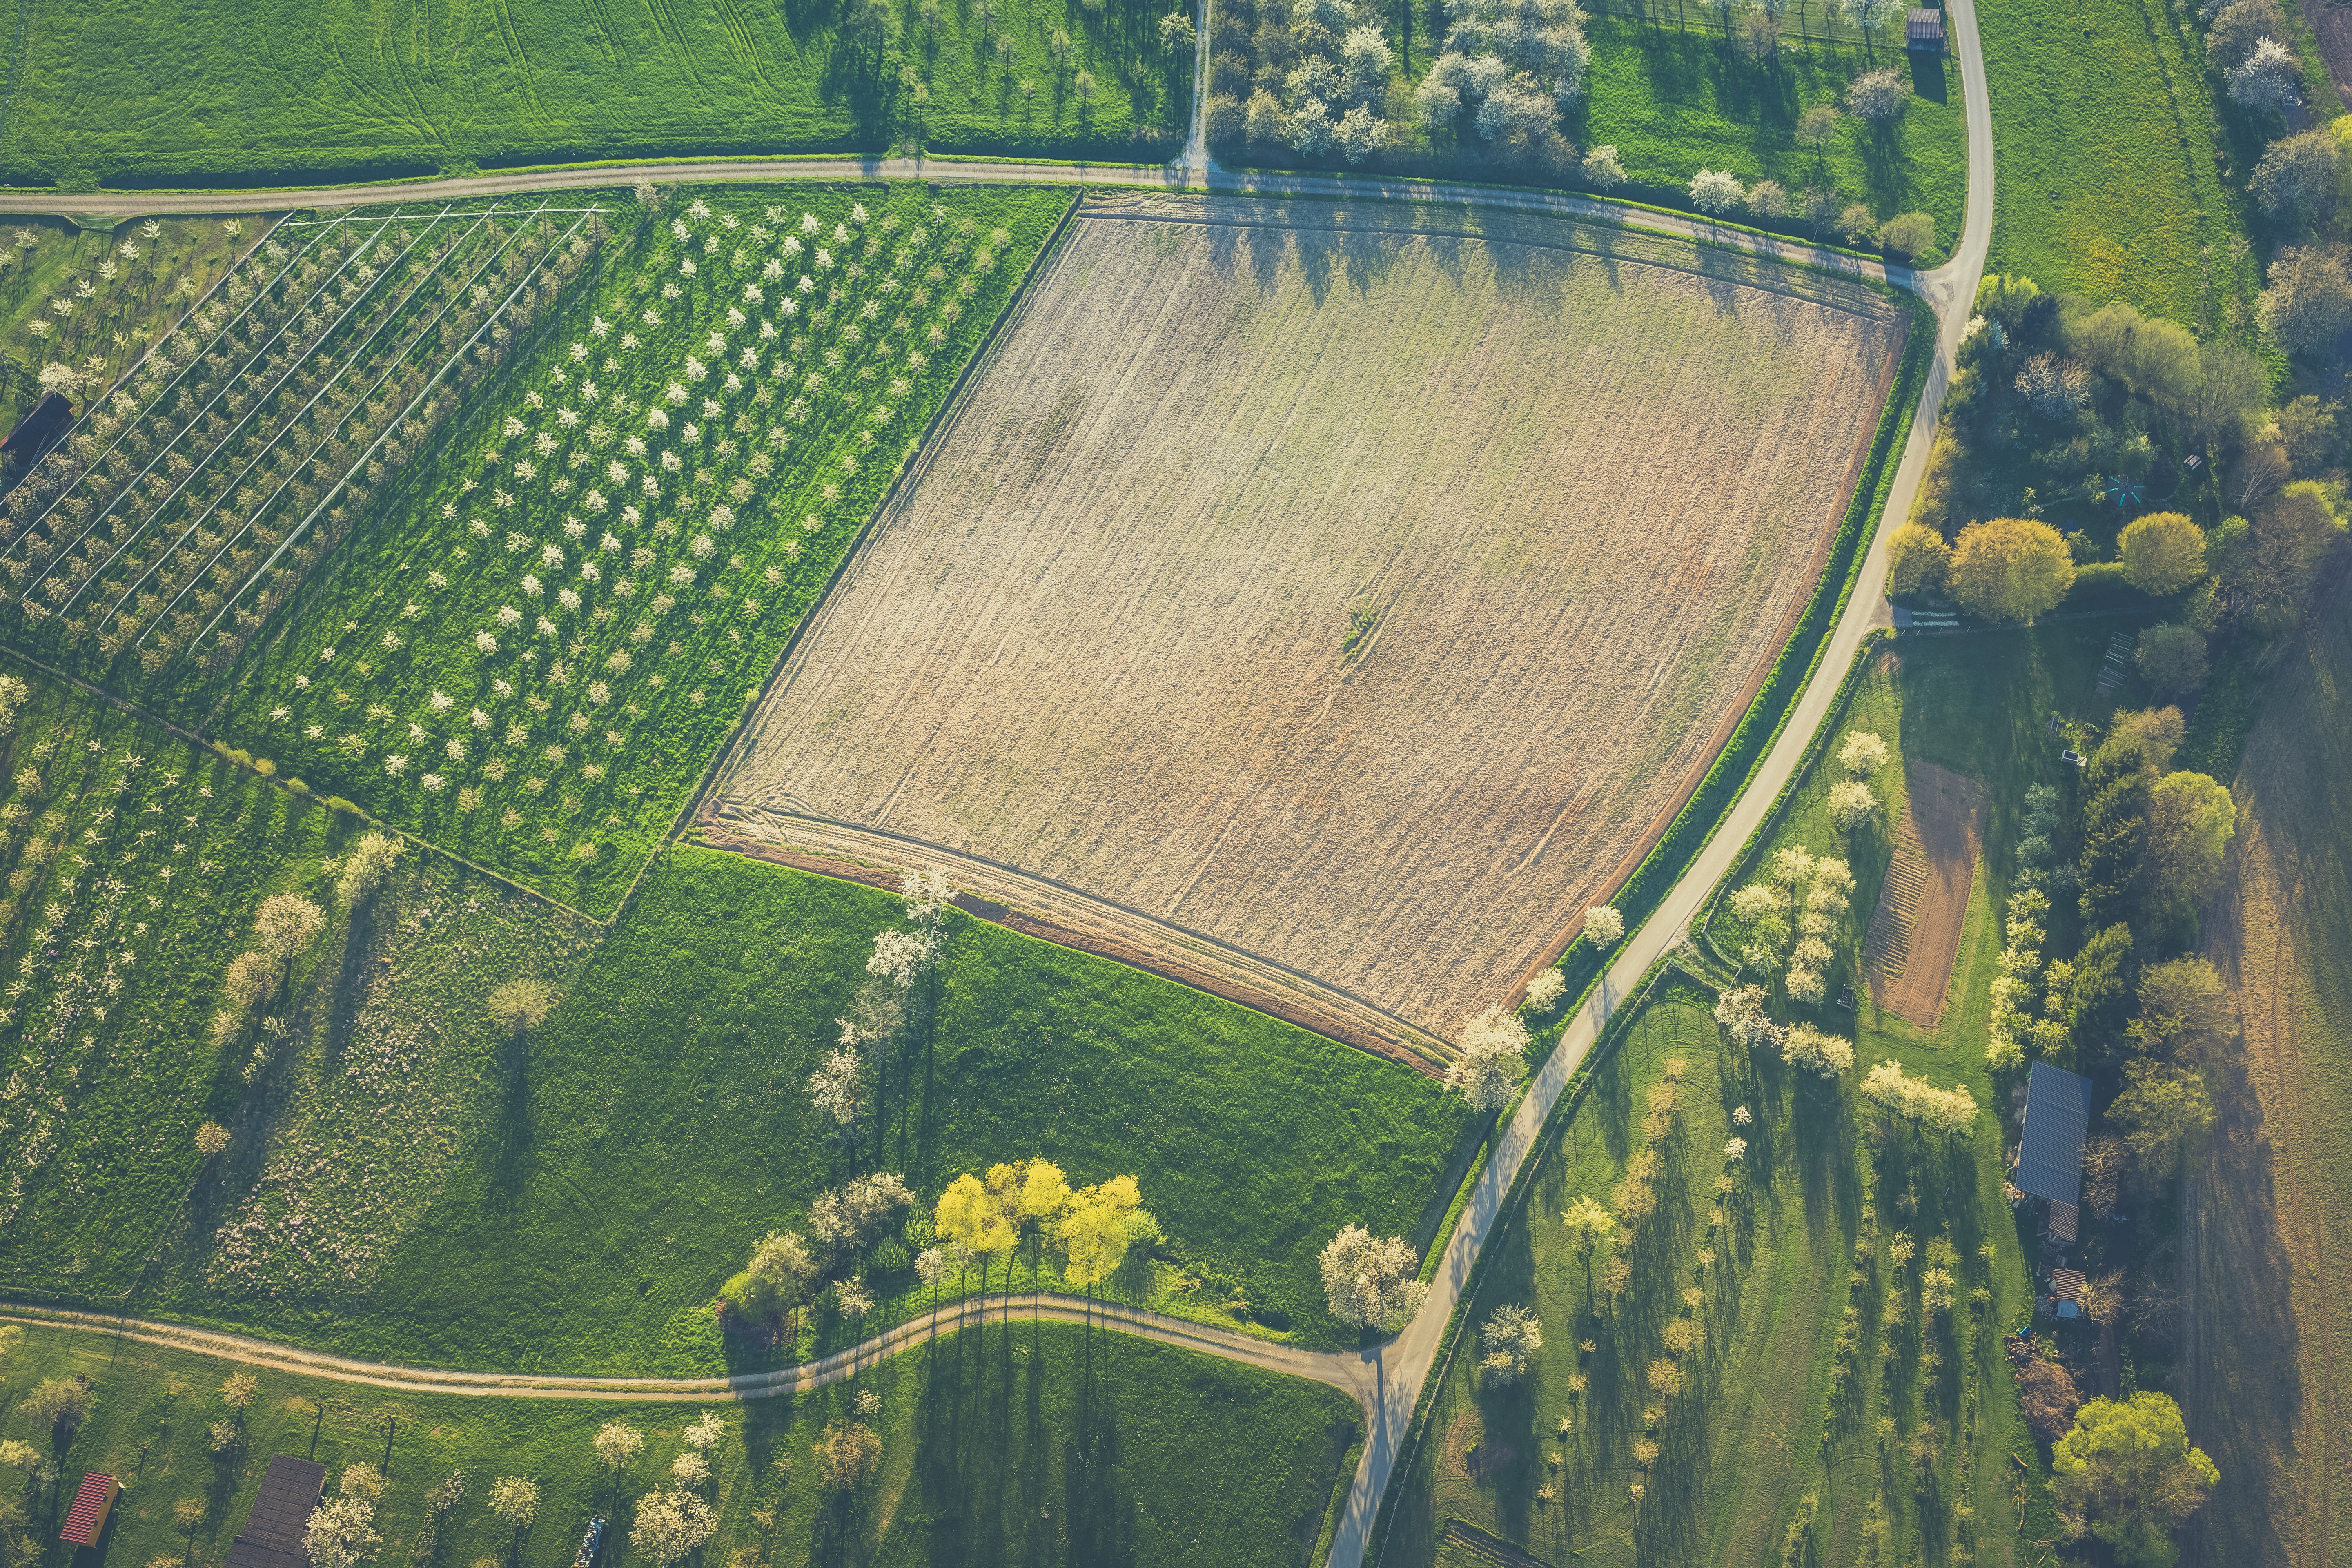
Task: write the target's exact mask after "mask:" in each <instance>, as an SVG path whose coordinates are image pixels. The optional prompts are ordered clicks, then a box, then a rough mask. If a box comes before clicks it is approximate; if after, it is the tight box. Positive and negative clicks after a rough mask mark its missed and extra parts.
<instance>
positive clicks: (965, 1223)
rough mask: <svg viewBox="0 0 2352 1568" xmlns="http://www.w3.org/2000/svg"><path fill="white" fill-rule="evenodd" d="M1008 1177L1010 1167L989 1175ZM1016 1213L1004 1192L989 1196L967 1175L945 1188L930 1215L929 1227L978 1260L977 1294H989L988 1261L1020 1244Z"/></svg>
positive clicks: (980, 1183)
mask: <svg viewBox="0 0 2352 1568" xmlns="http://www.w3.org/2000/svg"><path fill="white" fill-rule="evenodd" d="M999 1171H1003V1172H1005V1173H1008V1176H1009V1173H1011V1171H1012V1167H1011V1166H1009V1165H999V1166H996V1167H995V1168H994V1169H993V1170H992V1171H990V1173H989V1175H990V1176H991V1178H993V1177H994V1176H995V1175H996V1173H997V1172H999ZM1015 1214H1016V1210H1015V1209H1014V1208H1013V1207H1012V1206H1011V1205H1007V1204H1006V1203H1005V1202H1004V1194H1003V1191H1001V1190H1000V1191H995V1192H992V1191H991V1190H990V1188H989V1186H988V1185H987V1184H983V1183H982V1181H981V1180H980V1178H979V1177H977V1176H974V1175H972V1174H971V1173H969V1172H967V1173H964V1174H962V1175H961V1176H958V1177H957V1178H956V1179H955V1180H954V1181H952V1182H950V1183H949V1184H948V1190H947V1191H946V1192H943V1193H941V1194H940V1201H939V1204H938V1205H937V1206H936V1207H935V1208H934V1209H933V1210H932V1211H931V1224H932V1226H933V1227H934V1228H936V1229H937V1230H938V1232H939V1233H940V1235H941V1236H944V1237H947V1238H948V1239H949V1240H950V1241H952V1242H954V1243H956V1244H957V1245H958V1246H959V1247H962V1248H963V1249H964V1251H965V1252H966V1253H968V1254H969V1255H971V1257H974V1258H979V1259H980V1291H981V1295H982V1298H985V1297H986V1296H987V1294H988V1263H989V1259H991V1258H996V1257H998V1256H1000V1255H1003V1254H1008V1253H1010V1252H1011V1251H1012V1250H1013V1247H1015V1246H1016V1245H1018V1244H1019V1242H1020V1240H1021V1228H1020V1225H1019V1223H1018V1221H1017V1219H1016V1218H1015Z"/></svg>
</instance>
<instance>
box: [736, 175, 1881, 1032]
mask: <svg viewBox="0 0 2352 1568" xmlns="http://www.w3.org/2000/svg"><path fill="white" fill-rule="evenodd" d="M1481 221H1482V224H1483V226H1482V227H1481V231H1480V232H1478V233H1475V234H1474V233H1468V232H1458V233H1444V232H1432V231H1433V230H1435V229H1444V228H1449V227H1450V228H1455V229H1462V230H1465V231H1466V229H1467V228H1468V227H1469V226H1471V224H1472V222H1473V220H1472V219H1471V218H1470V217H1468V216H1465V214H1464V213H1463V212H1462V211H1461V210H1460V209H1428V210H1417V209H1412V208H1407V207H1402V206H1391V207H1382V206H1379V205H1370V206H1362V207H1354V208H1349V207H1343V206H1335V205H1329V204H1305V203H1302V204H1290V205H1285V204H1278V203H1267V202H1255V201H1250V200H1245V199H1241V198H1206V199H1201V198H1194V199H1181V198H1135V199H1130V200H1126V201H1122V202H1119V203H1116V204H1111V203H1099V202H1098V203H1096V204H1093V205H1090V206H1089V208H1088V209H1087V211H1086V212H1085V213H1084V214H1083V215H1082V216H1080V217H1079V218H1078V219H1077V220H1076V223H1075V224H1074V226H1073V229H1072V232H1071V234H1070V235H1069V237H1068V238H1067V240H1066V243H1065V244H1064V245H1063V246H1062V247H1060V248H1059V249H1058V250H1057V251H1056V252H1055V255H1054V256H1053V258H1051V259H1050V260H1049V262H1048V263H1047V264H1046V267H1045V270H1044V271H1043V272H1042V273H1041V275H1040V277H1039V279H1038V280H1037V282H1036V284H1035V285H1034V290H1033V292H1032V293H1031V294H1030V296H1029V297H1028V298H1027V299H1026V300H1024V304H1023V306H1022V309H1021V313H1020V314H1019V316H1018V317H1017V319H1016V320H1014V321H1013V322H1011V323H1010V324H1009V325H1008V328H1007V330H1006V333H1005V336H1004V338H1003V341H1002V342H1000V344H999V345H998V347H997V349H996V350H995V351H994V353H992V357H991V359H990V360H989V362H988V363H986V364H985V366H984V367H983V369H982V373H981V374H980V375H979V377H978V379H977V380H976V381H975V383H974V384H973V385H972V386H971V387H970V388H969V389H968V390H967V393H966V395H965V396H964V398H963V399H962V401H961V403H960V405H958V408H957V411H956V413H955V415H954V416H953V418H952V419H951V421H950V424H949V425H948V426H946V428H945V429H944V430H943V431H942V432H941V433H940V436H939V437H937V439H936V440H935V441H934V442H933V444H932V445H931V447H929V449H928V453H927V456H926V457H925V458H924V459H923V461H924V463H925V464H927V465H928V466H927V467H924V468H921V469H920V470H919V471H918V472H917V473H916V474H915V475H914V476H912V478H911V479H910V482H909V483H908V484H907V485H906V486H905V487H903V489H902V490H901V492H900V494H899V496H898V499H897V500H896V501H895V502H894V503H893V504H892V506H891V507H890V508H889V509H888V510H887V511H886V513H885V514H884V515H883V516H882V517H881V518H879V519H878V520H877V524H876V526H875V528H874V530H873V531H872V533H871V534H870V536H869V537H868V539H867V540H866V542H865V544H864V545H863V546H862V547H861V549H860V550H859V551H858V552H857V553H856V555H855V557H854V558H853V560H852V562H851V563H850V565H849V567H848V569H847V571H846V573H845V576H844V579H843V581H842V582H841V583H840V584H838V585H837V586H836V587H835V590H834V592H833V593H832V595H830V596H829V597H828V599H827V600H826V602H825V603H824V605H823V606H822V607H821V608H820V610H819V612H818V614H817V615H816V616H814V618H813V620H812V622H811V624H810V626H808V627H807V628H806V630H805V631H804V633H803V637H802V638H801V640H800V642H799V644H798V645H797V646H796V647H795V649H794V651H793V655H792V657H791V659H790V660H789V662H788V664H787V665H786V667H785V668H784V670H783V671H782V673H781V675H780V677H779V679H778V680H777V682H776V684H775V686H774V688H773V689H772V692H771V694H770V696H769V698H768V700H767V701H766V702H765V703H764V704H763V706H762V707H761V710H759V712H758V713H757V714H756V715H755V716H754V719H753V721H752V722H751V725H750V726H748V727H747V730H746V733H745V736H744V738H743V740H742V741H741V742H740V743H739V745H738V747H737V749H736V752H734V754H733V755H732V756H731V758H730V763H729V768H728V772H727V775H726V777H725V779H724V782H723V784H722V787H721V789H720V791H719V795H718V799H719V805H718V806H717V807H716V808H715V811H714V816H716V817H717V818H719V819H720V820H721V821H723V823H724V825H725V826H727V827H728V828H730V830H731V831H733V832H735V833H737V834H740V835H743V836H747V837H761V838H767V839H770V840H772V841H775V842H779V843H785V844H791V845H795V846H799V847H803V848H812V849H815V850H819V851H822V852H825V853H834V854H848V855H855V856H860V857H863V858H867V859H869V860H879V861H883V862H886V863H898V864H908V863H918V864H932V865H939V866H942V867H944V868H947V869H948V870H949V872H950V875H951V876H952V877H953V878H954V879H956V880H958V881H959V882H960V883H961V884H962V885H965V886H967V887H971V888H972V889H975V890H977V891H979V892H981V893H982V894H984V895H985V896H987V897H989V898H992V899H998V900H1003V901H1005V902H1008V903H1012V904H1014V905H1018V906H1021V907H1024V908H1028V909H1031V910H1039V911H1042V912H1045V913H1047V914H1049V915H1050V916H1051V918H1052V919H1054V920H1055V921H1057V922H1059V924H1060V925H1062V926H1063V927H1066V928H1071V929H1076V930H1081V931H1087V930H1091V931H1099V932H1101V933H1103V934H1104V940H1105V941H1106V942H1109V943H1111V944H1112V945H1114V946H1118V947H1120V948H1121V949H1122V950H1123V951H1124V950H1132V949H1134V948H1137V947H1142V948H1144V949H1146V950H1149V949H1152V948H1155V947H1156V948H1157V949H1158V950H1159V951H1161V952H1167V953H1169V954H1171V955H1173V956H1175V957H1178V958H1181V960H1182V962H1183V963H1185V964H1188V965H1191V966H1192V967H1193V968H1195V969H1197V968H1199V967H1201V966H1202V965H1212V966H1223V968H1225V969H1226V970H1228V971H1230V972H1231V973H1234V974H1235V975H1238V976H1243V977H1245V979H1246V982H1247V984H1248V985H1250V986H1255V987H1256V988H1258V990H1259V991H1260V992H1261V993H1263V994H1267V995H1270V996H1275V997H1276V998H1278V999H1280V1000H1281V1001H1282V1002H1283V1004H1284V1005H1277V1006H1276V1011H1283V1012H1286V1013H1287V1014H1288V1015H1289V1016H1307V1015H1310V1014H1315V1013H1316V1012H1317V1010H1318V1009H1319V1010H1320V1016H1326V1017H1334V1018H1337V1017H1341V1016H1345V1017H1347V1018H1349V1019H1351V1020H1353V1025H1354V1026H1356V1027H1357V1029H1358V1031H1359V1032H1362V1031H1363V1030H1366V1029H1369V1030H1370V1031H1372V1032H1374V1033H1387V1034H1391V1035H1393V1036H1395V1037H1413V1038H1419V1037H1421V1035H1422V1032H1424V1031H1425V1032H1427V1033H1428V1034H1432V1035H1436V1036H1439V1037H1445V1036H1450V1035H1451V1034H1452V1033H1453V1031H1454V1027H1455V1026H1456V1025H1457V1024H1458V1022H1459V1021H1460V1020H1461V1019H1462V1018H1463V1017H1464V1016H1465V1015H1466V1014H1468V1013H1470V1012H1473V1011H1475V1010H1476V1009H1477V1008H1479V1007H1481V1006H1484V1005H1488V1004H1490V1003H1494V1002H1499V1001H1503V1000H1506V999H1507V998H1509V997H1511V996H1513V995H1515V994H1516V993H1517V988H1518V986H1519V984H1521V982H1522V980H1523V979H1524V977H1525V976H1526V975H1527V974H1528V973H1529V972H1530V970H1531V969H1532V967H1533V966H1534V965H1536V964H1537V963H1539V962H1540V961H1541V960H1542V959H1543V958H1544V957H1545V955H1546V954H1547V952H1549V951H1553V950H1555V949H1556V945H1557V942H1559V939H1560V937H1561V936H1562V935H1563V933H1565V932H1566V931H1568V930H1569V928H1570V926H1571V924H1572V923H1573V922H1574V921H1576V920H1577V919H1578V918H1579V917H1580V913H1581V911H1582V910H1583V909H1584V907H1585V905H1586V904H1588V903H1589V902H1591V901H1592V900H1594V899H1595V898H1596V897H1598V896H1599V895H1601V893H1602V892H1603V891H1604V890H1605V889H1607V888H1609V887H1611V886H1612V885H1613V883H1614V880H1615V879H1616V878H1617V877H1618V876H1620V875H1621V874H1622V869H1623V868H1628V867H1630V865H1631V864H1632V862H1633V859H1634V858H1637V857H1638V855H1639V853H1640V851H1641V850H1642V848H1643V847H1644V846H1645V845H1646V844H1647V843H1648V842H1649V841H1650V840H1651V838H1652V837H1654V832H1655V830H1656V828H1657V826H1659V824H1660V823H1661V821H1662V818H1663V817H1664V816H1666V815H1670V814H1671V812H1672V811H1673V809H1674V808H1675V805H1677V803H1678V802H1679V801H1680V799H1681V798H1682V797H1683V796H1684V795H1685V794H1686V793H1687V790H1688V788H1689V787H1690V785H1691V784H1693V783H1695V781H1696V774H1697V773H1698V772H1699V771H1701V770H1703V768H1704V766H1705V764H1706V761H1707V760H1708V759H1709V758H1710V757H1711V756H1712V754H1713V752H1715V750H1716V749H1717V745H1718V744H1719V742H1720V738H1721V736H1722V734H1723V732H1724V731H1725V728H1726V725H1727V721H1729V720H1730V719H1731V718H1732V717H1733V716H1735V715H1736V714H1737V712H1738V710H1740V708H1741V707H1742V706H1743V705H1744V700H1745V695H1746V693H1748V691H1749V690H1750V689H1752V686H1753V683H1754V682H1755V680H1756V679H1758V678H1759V675H1760V672H1761V670H1762V668H1763V667H1764V666H1765V665H1766V664H1767V663H1768V662H1769V658H1770V657H1771V654H1772V652H1773V650H1774V648H1775V647H1776V646H1777V644H1778V642H1779V641H1780V637H1781V635H1782V633H1783V631H1784V629H1785V627H1786V626H1787V625H1788V624H1789V622H1790V618H1791V616H1792V614H1793V612H1794V610H1795V609H1796V608H1797V607H1798V606H1799V605H1801V603H1802V601H1803V598H1804V596H1805V595H1806V593H1807V592H1808V590H1809V589H1810V587H1811V584H1812V583H1813V581H1814V579H1815V576H1816V574H1817V573H1818V571H1819V569H1820V563H1821V561H1822V555H1823V552H1824V550H1825V546H1826V541H1827V539H1828V537H1829V535H1830V533H1831V532H1832V529H1833V526H1834V523H1835V521H1836V519H1837V517H1838V516H1839V515H1840V513H1841V510H1842V509H1843V505H1844V500H1845V496H1846V493H1847V489H1848V487H1849V486H1850V484H1851V482H1852V479H1853V474H1854V473H1855V471H1856V470H1857V468H1858V466H1859V459H1860V458H1861V456H1862V454H1863V451H1864V447H1865V446H1866V444H1867V441H1868V438H1869V434H1870V431H1871V429H1872V427H1873V425H1874V419H1875V416H1876V414H1877V410H1878V406H1879V402H1880V399H1881V398H1882V396H1883V395H1884V389H1885V383H1886V381H1887V379H1888V377H1889V375H1890V374H1891V371H1892V367H1893V363H1894V361H1895V358H1896V357H1897V356H1898V354H1899V353H1900V349H1901V343H1902V333H1903V322H1904V317H1903V314H1902V312H1901V311H1900V310H1898V309H1897V308H1896V307H1895V306H1893V305H1891V304H1889V303H1888V302H1886V301H1885V300H1882V299H1880V298H1878V297H1877V296H1875V295H1874V294H1871V293H1869V292H1867V291H1865V290H1864V289H1859V288H1856V287H1853V286H1851V285H1847V284H1844V283H1842V282H1839V281H1836V280H1833V279H1825V278H1822V277H1821V276H1818V275H1814V274H1805V273H1796V272H1791V271H1787V270H1784V269H1780V268H1774V267H1772V266H1771V265H1770V264H1769V263H1764V262H1759V261H1754V260H1749V259H1746V258H1728V257H1723V256H1714V255H1709V254H1708V253H1706V252H1703V251H1700V250H1698V249H1696V247H1687V246H1679V245H1676V244H1675V243H1673V242H1670V241H1664V240H1650V239H1647V238H1643V237H1634V236H1630V235H1626V234H1622V233H1619V232H1616V231H1611V230H1606V229H1587V228H1582V227H1580V226H1575V225H1571V224H1565V223H1559V222H1557V221H1555V220H1533V219H1528V220H1515V221H1513V222H1511V223H1509V224H1507V225H1506V226H1500V227H1498V226H1497V224H1498V222H1500V221H1501V220H1496V219H1495V218H1492V217H1488V218H1486V219H1484V220H1481ZM1335 1032H1340V1033H1342V1034H1345V1032H1346V1031H1345V1030H1344V1029H1343V1030H1339V1031H1335Z"/></svg>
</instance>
